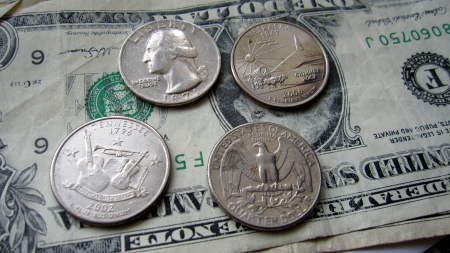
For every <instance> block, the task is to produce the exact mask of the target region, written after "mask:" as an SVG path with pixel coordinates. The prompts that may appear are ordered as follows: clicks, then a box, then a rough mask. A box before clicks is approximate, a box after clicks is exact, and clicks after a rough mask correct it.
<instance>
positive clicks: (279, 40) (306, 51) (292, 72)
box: [230, 21, 329, 108]
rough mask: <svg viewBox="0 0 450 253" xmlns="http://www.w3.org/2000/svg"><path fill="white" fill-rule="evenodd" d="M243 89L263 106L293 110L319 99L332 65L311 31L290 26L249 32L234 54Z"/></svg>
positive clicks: (278, 23)
mask: <svg viewBox="0 0 450 253" xmlns="http://www.w3.org/2000/svg"><path fill="white" fill-rule="evenodd" d="M230 63H231V70H232V72H233V76H234V79H235V80H236V82H237V83H238V85H239V87H240V88H241V89H242V90H243V91H244V92H245V93H246V94H247V95H249V96H250V97H252V98H253V99H255V100H257V101H259V102H260V103H263V104H266V105H269V106H272V107H278V108H291V107H296V106H300V105H302V104H304V103H306V102H308V101H310V100H311V99H313V98H314V97H316V96H317V95H318V94H319V93H320V92H321V91H322V90H323V88H324V87H325V85H326V83H327V80H328V75H329V64H328V59H327V56H326V54H325V50H324V49H323V47H322V45H321V44H320V43H319V41H318V40H317V39H316V38H315V37H314V36H313V35H312V34H311V33H310V32H308V31H307V30H305V29H304V28H302V27H300V26H296V25H293V24H290V23H287V22H281V21H272V22H265V23H261V24H258V25H255V26H252V27H250V28H248V29H247V30H246V31H245V32H243V33H242V34H241V35H240V36H239V38H238V39H237V40H236V42H235V43H234V46H233V50H232V52H231V61H230Z"/></svg>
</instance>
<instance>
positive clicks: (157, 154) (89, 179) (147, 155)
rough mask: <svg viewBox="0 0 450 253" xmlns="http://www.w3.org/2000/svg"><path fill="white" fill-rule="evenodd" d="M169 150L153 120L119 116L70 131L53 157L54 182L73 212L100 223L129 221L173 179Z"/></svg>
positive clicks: (55, 191)
mask: <svg viewBox="0 0 450 253" xmlns="http://www.w3.org/2000/svg"><path fill="white" fill-rule="evenodd" d="M169 172H170V156H169V151H168V149H167V146H166V144H165V142H164V140H163V139H162V138H161V136H160V135H159V134H158V132H156V130H154V129H153V128H152V127H151V126H149V125H148V124H146V123H144V122H141V121H139V120H136V119H132V118H127V117H121V116H114V117H106V118H100V119H96V120H93V121H90V122H88V123H86V124H84V125H82V126H80V127H79V128H77V129H76V130H74V131H73V132H72V133H71V134H70V135H69V136H67V137H66V138H65V139H64V141H63V142H62V144H61V145H60V146H59V148H58V149H57V151H56V153H55V156H54V157H53V161H52V165H51V171H50V182H51V186H52V190H53V194H54V195H55V197H56V199H57V200H58V202H59V203H60V204H61V206H62V207H63V208H64V209H65V210H66V211H67V212H68V213H70V214H71V215H73V216H74V217H76V218H78V219H80V220H82V221H84V222H86V223H89V224H96V225H114V224H119V223H123V222H126V221H129V220H131V219H133V218H135V217H137V216H139V215H140V214H142V213H143V212H145V211H146V210H148V209H149V208H150V207H151V206H153V205H154V204H155V203H156V201H157V200H158V199H159V197H160V196H161V195H162V193H163V191H164V190H165V188H166V186H167V185H168V182H169Z"/></svg>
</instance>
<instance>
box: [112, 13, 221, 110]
mask: <svg viewBox="0 0 450 253" xmlns="http://www.w3.org/2000/svg"><path fill="white" fill-rule="evenodd" d="M119 69H120V74H121V75H122V77H123V79H124V81H125V83H126V85H127V86H128V87H129V88H130V90H131V91H132V92H133V93H134V94H136V95H137V96H138V97H140V98H142V99H144V100H146V101H148V102H150V103H153V104H156V105H162V106H176V105H183V104H186V103H189V102H192V101H194V100H196V99H198V98H200V97H201V96H202V95H204V94H206V92H207V91H208V90H209V89H210V88H211V87H212V85H213V84H214V82H215V81H216V79H217V77H218V75H219V70H220V52H219V48H218V47H217V44H216V43H215V41H214V40H213V39H212V38H211V36H210V35H209V34H208V33H207V32H206V31H205V30H203V29H202V28H200V27H199V26H196V25H194V24H192V23H189V22H186V21H181V20H161V21H155V22H151V23H148V24H145V25H143V26H142V27H140V28H138V29H137V30H136V31H134V32H133V33H132V34H131V35H130V36H129V37H128V38H127V40H126V41H125V43H124V44H123V45H122V48H121V50H120V54H119Z"/></svg>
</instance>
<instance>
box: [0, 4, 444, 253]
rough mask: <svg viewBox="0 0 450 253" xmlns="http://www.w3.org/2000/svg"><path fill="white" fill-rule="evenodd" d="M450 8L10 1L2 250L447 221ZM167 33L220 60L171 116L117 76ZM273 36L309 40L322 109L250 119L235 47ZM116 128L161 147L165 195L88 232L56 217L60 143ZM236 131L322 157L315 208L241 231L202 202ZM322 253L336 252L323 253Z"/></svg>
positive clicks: (0, 131)
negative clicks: (123, 60) (118, 120)
mask: <svg viewBox="0 0 450 253" xmlns="http://www.w3.org/2000/svg"><path fill="white" fill-rule="evenodd" d="M449 8H450V3H449V2H448V1H446V0H434V1H431V0H430V1H428V0H404V1H394V0H364V1H362V0H288V1H253V2H240V1H239V2H235V1H220V2H214V3H211V2H208V1H196V2H195V3H193V2H192V1H190V2H189V3H187V2H185V3H181V4H180V2H179V1H169V0H167V1H150V2H146V3H141V2H138V1H127V2H122V1H107V2H106V1H105V2H102V3H97V2H92V1H62V0H61V1H42V2H39V1H21V2H20V3H19V4H17V5H15V6H14V8H13V9H12V10H11V11H9V12H8V13H6V14H5V15H4V16H3V17H2V22H1V23H0V28H1V31H0V37H1V40H2V43H1V44H0V48H1V58H0V60H1V62H0V64H1V66H0V79H1V80H2V83H1V85H2V86H1V92H0V139H1V142H0V175H1V176H0V190H1V191H0V193H1V195H0V197H1V199H0V225H1V226H0V248H2V249H8V250H9V251H11V252H12V251H14V250H16V251H22V252H31V251H33V250H40V252H53V251H62V250H73V251H76V250H82V251H85V252H116V251H118V252H125V251H130V250H137V251H147V250H152V249H158V250H161V251H162V250H167V251H174V252H177V251H179V250H180V247H183V251H188V250H189V251H190V250H192V251H198V252H202V251H211V250H214V251H215V252H230V251H233V252H240V251H250V250H258V249H264V248H269V247H274V246H279V245H285V244H288V243H294V242H299V241H304V240H308V239H313V238H317V237H327V236H334V235H340V234H345V233H349V232H353V231H359V230H363V229H368V228H374V227H379V226H382V225H386V224H391V223H396V222H401V221H405V220H411V219H414V218H417V217H422V216H427V215H432V214H436V213H441V212H445V211H448V210H450V203H449V202H448V201H447V200H448V190H449V189H450V174H449V173H448V168H449V164H450V115H449V113H448V106H447V104H448V103H449V102H450V100H449V94H450V92H449V88H448V86H449V85H450V77H449V63H448V61H449V60H448V58H449V57H450V54H449V52H448V50H447V48H448V44H449V42H450V24H449V23H450V22H449V21H448V14H447V11H448V10H449ZM162 19H182V20H186V21H189V22H194V23H196V24H197V25H199V26H201V27H202V28H203V29H205V30H206V31H207V32H208V33H209V34H210V35H211V36H212V37H213V38H214V40H215V41H216V42H217V44H218V46H219V49H220V51H221V57H222V69H221V73H220V76H219V79H218V80H217V82H216V83H215V84H214V87H213V88H212V90H211V91H210V92H209V93H208V95H206V96H205V97H203V98H201V99H200V100H198V101H195V102H193V103H191V104H187V105H184V106H180V107H176V108H164V107H157V106H153V105H151V104H148V103H145V102H142V101H140V100H138V99H136V98H135V97H134V96H132V95H130V93H129V91H128V90H127V89H126V87H125V85H124V83H123V82H121V81H120V74H119V73H118V72H119V69H118V56H119V51H120V47H121V45H122V43H123V42H124V40H125V39H126V38H127V37H128V36H129V35H130V34H131V33H132V32H133V31H134V30H135V29H136V28H138V27H139V26H141V25H143V24H145V23H147V22H151V21H158V20H162ZM271 20H283V21H287V22H291V23H294V24H297V25H300V26H303V27H305V28H306V29H309V30H310V31H311V32H312V33H313V34H314V35H315V36H317V38H318V39H319V41H320V42H321V43H322V45H323V46H324V48H325V50H326V51H327V55H328V59H329V62H330V78H329V81H328V84H327V87H326V88H325V89H324V91H323V92H322V94H320V95H319V96H318V97H317V98H316V99H315V100H314V101H311V102H309V103H307V104H306V105H304V106H302V107H299V108H296V109H294V110H287V111H281V110H273V109H267V108H265V107H262V106H260V105H259V104H257V103H255V102H254V101H252V100H251V99H249V98H248V97H246V96H245V95H244V94H243V93H242V92H241V90H240V89H239V88H238V86H237V85H236V83H235V82H234V79H233V77H232V74H231V71H230V67H229V64H230V63H229V59H230V53H231V50H232V47H233V43H234V41H235V40H236V38H237V37H238V36H239V34H240V33H242V32H243V31H244V30H245V29H247V28H248V27H250V26H251V25H254V24H257V23H260V22H265V21H271ZM268 29H270V28H268ZM142 64H144V63H142ZM285 95H286V96H287V99H288V98H289V96H291V95H292V93H289V92H286V94H285ZM173 99H176V97H173ZM111 115H124V116H130V117H135V118H138V119H140V120H143V121H146V122H147V123H149V124H150V125H152V126H153V127H154V128H155V129H157V130H158V131H159V133H160V134H161V135H162V136H163V137H164V139H165V140H166V142H167V145H168V147H169V150H170V153H171V157H172V168H171V170H172V171H171V182H170V185H169V187H168V190H167V192H166V193H165V194H164V196H163V198H162V199H161V200H160V202H159V203H158V204H157V205H156V206H155V207H154V208H152V210H151V211H149V212H148V213H147V214H146V215H145V216H144V217H142V218H140V219H139V220H136V221H134V222H130V223H127V224H125V225H121V226H114V227H107V228H105V227H92V226H87V225H85V224H83V223H81V222H80V221H78V220H76V219H74V218H73V217H71V216H69V215H68V214H67V213H65V211H64V210H63V209H62V208H61V207H60V206H59V205H58V202H57V201H56V199H55V198H54V196H53V193H52V190H51V187H50V179H49V172H50V165H51V161H52V157H53V155H54V154H55V151H56V150H57V148H58V146H59V144H60V143H61V142H62V140H63V139H64V138H65V137H66V136H67V135H68V134H69V133H70V132H71V131H73V130H74V129H76V128H77V127H78V126H80V125H82V124H83V123H85V122H88V121H89V120H91V119H94V118H98V117H103V116H111ZM247 122H273V123H277V124H281V125H284V126H286V127H289V128H291V129H293V130H294V131H296V132H297V133H299V134H300V135H301V136H303V137H304V138H305V139H306V140H307V141H308V142H309V143H310V145H311V146H312V147H313V148H314V150H315V151H316V154H317V155H318V159H319V161H320V165H321V168H322V177H323V183H322V193H321V196H320V200H319V203H318V204H317V207H316V208H315V210H314V212H313V213H311V215H310V217H309V218H308V219H306V220H305V221H303V222H302V223H300V224H298V225H296V226H294V227H291V228H289V229H286V230H282V231H276V232H258V231H255V230H252V229H249V228H246V227H243V226H242V225H240V224H238V223H236V222H234V221H233V220H232V219H230V218H229V217H228V216H226V215H225V214H224V213H223V212H222V211H221V209H220V208H219V207H218V206H217V204H216V203H215V202H214V201H213V200H212V198H211V194H210V191H209V187H208V183H207V175H206V174H207V163H208V158H209V155H210V150H211V149H212V148H213V146H214V144H215V142H216V141H217V140H218V139H219V138H220V137H221V136H222V135H223V134H224V133H225V132H226V131H229V130H230V129H232V128H233V127H235V126H238V125H240V124H243V123H247ZM62 152H69V151H64V150H63V151H62ZM272 152H273V151H272ZM305 201H306V200H305ZM243 215H245V214H243ZM292 215H295V213H291V211H289V212H287V213H286V215H285V216H283V217H277V219H276V222H283V220H286V219H289V217H290V216H292ZM273 220H274V219H272V218H271V217H269V218H267V219H264V222H272V221H273ZM374 231H376V230H374ZM427 231H430V233H432V230H427ZM429 236H433V235H432V234H424V235H421V237H429ZM405 239H406V240H407V239H408V238H405ZM346 240H347V239H346ZM348 240H351V239H348ZM244 242H245V243H244ZM381 243H383V242H381ZM356 246H358V245H356ZM330 247H331V248H332V247H333V246H330ZM352 247H353V246H352ZM337 248H339V249H340V248H345V247H344V246H342V247H341V246H339V247H337ZM318 249H319V250H320V251H321V250H323V251H331V250H332V249H330V248H329V247H328V246H327V245H326V244H325V245H323V246H320V247H319V248H318Z"/></svg>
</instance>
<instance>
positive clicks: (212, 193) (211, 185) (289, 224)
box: [207, 122, 322, 231]
mask: <svg viewBox="0 0 450 253" xmlns="http://www.w3.org/2000/svg"><path fill="white" fill-rule="evenodd" d="M259 124H270V125H273V126H277V127H281V128H283V129H287V130H289V131H291V132H293V133H295V134H296V135H297V136H299V137H300V138H302V140H303V141H304V142H305V143H306V144H308V147H309V148H310V149H311V150H312V151H313V155H314V157H315V158H316V161H317V167H318V170H319V172H318V175H319V180H318V181H319V184H318V185H319V186H318V187H319V189H318V190H317V197H316V198H315V199H314V202H313V203H312V205H311V206H310V207H309V209H308V211H306V212H305V213H304V214H303V215H302V216H301V217H300V218H299V219H297V220H294V221H292V222H290V223H287V224H284V225H280V226H275V227H258V226H255V225H254V224H249V223H248V222H246V221H244V220H241V219H240V218H238V217H236V216H234V215H233V214H231V213H230V212H229V211H228V210H227V209H226V208H225V207H224V205H223V203H221V202H220V200H219V199H218V198H217V197H216V195H217V194H216V192H215V191H214V187H213V184H212V179H211V161H212V158H213V155H214V153H215V152H216V149H217V148H218V147H219V146H220V144H221V142H222V141H223V139H225V137H227V136H228V134H229V133H231V132H232V131H235V130H237V129H238V128H241V127H246V126H248V125H259ZM207 177H208V185H209V189H210V191H211V197H212V198H213V200H214V201H215V202H216V203H217V204H218V205H219V207H220V209H222V211H223V212H225V214H226V215H228V216H229V217H231V218H232V219H233V220H235V221H237V222H239V223H242V224H244V225H245V226H248V227H250V228H253V229H256V230H261V231H274V230H281V229H286V228H289V227H292V226H295V225H297V224H298V223H300V222H301V221H303V220H304V219H306V218H307V217H308V216H309V214H310V213H311V212H312V211H313V210H314V208H315V207H316V205H317V203H318V202H319V198H320V194H321V191H322V170H321V168H320V162H319V159H318V158H317V155H316V153H315V152H314V150H313V149H312V148H311V146H310V145H309V143H308V142H307V141H306V140H305V139H303V137H302V136H300V135H299V134H298V133H297V132H295V131H293V130H291V129H289V128H287V127H285V126H282V125H279V124H275V123H271V122H258V123H245V124H242V125H239V126H237V127H235V128H233V129H231V130H230V131H228V132H226V133H225V134H223V135H222V136H221V137H220V139H219V140H218V141H217V142H216V143H215V144H214V147H213V149H212V150H211V154H210V155H209V159H208V173H207Z"/></svg>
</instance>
